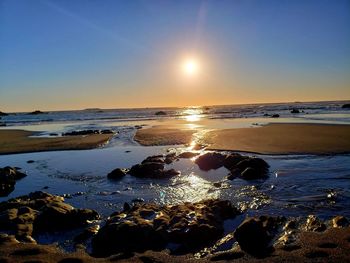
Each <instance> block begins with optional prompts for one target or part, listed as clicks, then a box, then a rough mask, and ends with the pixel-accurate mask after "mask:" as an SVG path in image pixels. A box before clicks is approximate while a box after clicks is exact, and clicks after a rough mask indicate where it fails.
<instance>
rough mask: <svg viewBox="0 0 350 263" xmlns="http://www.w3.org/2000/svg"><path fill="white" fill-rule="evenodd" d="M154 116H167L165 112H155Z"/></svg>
mask: <svg viewBox="0 0 350 263" xmlns="http://www.w3.org/2000/svg"><path fill="white" fill-rule="evenodd" d="M155 115H157V116H162V115H163V116H164V115H167V114H166V112H165V111H157V112H156V113H155Z"/></svg>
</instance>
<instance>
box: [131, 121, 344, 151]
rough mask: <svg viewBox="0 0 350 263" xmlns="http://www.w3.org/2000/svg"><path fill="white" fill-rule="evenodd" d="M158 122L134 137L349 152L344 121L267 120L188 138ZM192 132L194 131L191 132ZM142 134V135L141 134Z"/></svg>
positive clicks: (220, 146) (222, 146) (220, 147)
mask: <svg viewBox="0 0 350 263" xmlns="http://www.w3.org/2000/svg"><path fill="white" fill-rule="evenodd" d="M167 131H168V128H167V126H163V127H162V126H157V127H151V128H147V129H141V130H138V131H137V133H136V135H135V138H136V140H137V139H138V137H142V140H139V141H138V142H139V143H140V144H141V145H144V146H152V145H159V144H156V143H158V141H157V138H158V137H160V136H163V138H169V139H168V140H163V144H162V145H176V142H177V141H180V142H181V143H178V144H194V143H197V144H200V145H205V146H207V147H206V149H207V150H216V151H235V152H246V153H257V154H265V155H280V154H282V155H288V154H317V155H318V154H319V155H329V154H346V153H350V125H343V124H302V123H270V124H267V125H263V126H260V127H254V128H233V129H219V130H210V131H208V132H205V133H204V134H203V136H202V137H200V138H196V140H193V138H191V139H189V138H188V137H186V136H184V130H182V129H172V131H171V134H170V133H168V132H167ZM193 134H195V133H193ZM140 135H141V136H140Z"/></svg>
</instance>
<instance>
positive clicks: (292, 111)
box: [290, 109, 300, 114]
mask: <svg viewBox="0 0 350 263" xmlns="http://www.w3.org/2000/svg"><path fill="white" fill-rule="evenodd" d="M290 113H293V114H295V113H300V110H298V109H292V110H291V111H290Z"/></svg>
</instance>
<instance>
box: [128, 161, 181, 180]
mask: <svg viewBox="0 0 350 263" xmlns="http://www.w3.org/2000/svg"><path fill="white" fill-rule="evenodd" d="M128 174H130V175H132V176H135V177H140V178H155V179H162V178H169V177H172V176H176V175H178V174H179V172H177V171H175V170H174V169H171V170H164V163H161V162H142V163H141V164H136V165H134V166H132V167H131V168H130V170H129V171H128Z"/></svg>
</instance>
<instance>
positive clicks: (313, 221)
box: [305, 215, 327, 232]
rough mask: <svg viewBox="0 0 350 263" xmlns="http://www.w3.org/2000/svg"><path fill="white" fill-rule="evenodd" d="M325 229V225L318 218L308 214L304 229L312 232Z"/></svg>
mask: <svg viewBox="0 0 350 263" xmlns="http://www.w3.org/2000/svg"><path fill="white" fill-rule="evenodd" d="M326 229H327V227H326V225H325V224H324V223H322V222H321V220H320V219H318V218H317V217H316V216H314V215H309V216H308V217H307V219H306V224H305V230H306V231H313V232H322V231H325V230H326Z"/></svg>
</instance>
